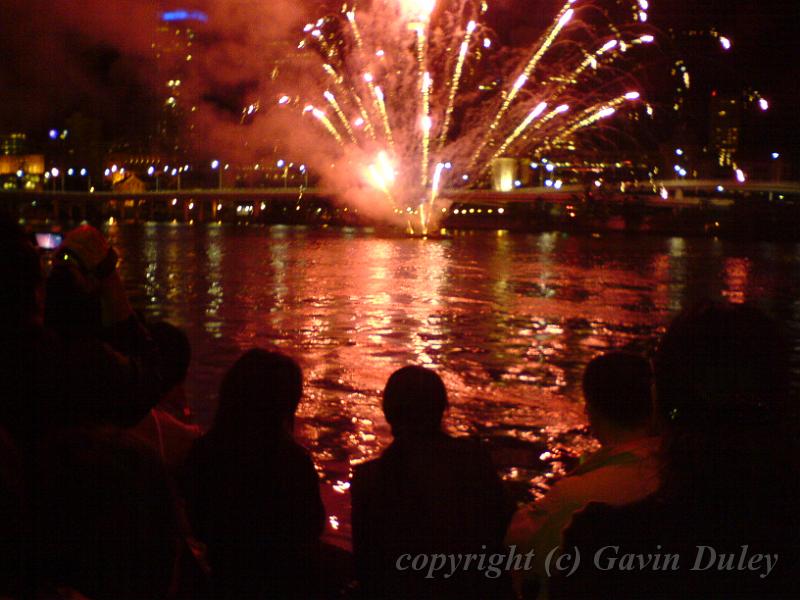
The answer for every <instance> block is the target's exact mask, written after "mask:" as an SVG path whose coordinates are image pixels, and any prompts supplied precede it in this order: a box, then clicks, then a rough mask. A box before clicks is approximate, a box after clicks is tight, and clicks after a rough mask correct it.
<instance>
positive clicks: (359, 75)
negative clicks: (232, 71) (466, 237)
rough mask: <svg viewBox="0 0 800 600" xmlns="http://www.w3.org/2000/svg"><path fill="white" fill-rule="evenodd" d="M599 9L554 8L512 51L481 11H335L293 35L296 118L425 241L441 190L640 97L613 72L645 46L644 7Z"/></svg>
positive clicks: (411, 3)
mask: <svg viewBox="0 0 800 600" xmlns="http://www.w3.org/2000/svg"><path fill="white" fill-rule="evenodd" d="M607 4H609V5H612V6H603V0H595V1H594V2H589V1H588V0H568V1H567V2H566V3H564V4H563V5H562V6H561V7H560V8H559V9H558V10H557V11H556V14H555V15H554V19H553V20H552V22H551V23H550V25H549V26H548V27H547V28H546V30H545V31H544V32H543V34H542V35H541V36H540V37H539V39H538V40H536V41H535V42H534V43H533V44H531V45H529V46H527V47H524V48H513V49H512V48H503V47H502V46H501V45H500V44H496V43H493V42H494V41H495V40H496V36H495V35H494V33H493V32H492V31H491V29H490V28H489V27H488V26H486V25H485V24H484V21H485V20H486V13H487V11H488V9H489V7H488V5H487V3H486V2H480V1H478V2H472V1H471V0H373V2H372V3H370V4H369V5H368V6H364V7H363V8H362V7H361V6H359V5H356V4H345V5H344V6H343V7H342V9H341V12H340V13H338V14H334V15H329V16H326V17H323V18H321V19H319V20H318V21H317V22H315V23H309V24H308V25H306V27H305V30H304V32H305V37H304V38H303V40H302V41H301V42H300V44H299V48H301V49H303V50H304V51H305V52H308V53H313V55H314V56H315V57H317V58H318V65H317V66H315V67H314V68H316V69H318V72H317V74H316V75H313V76H312V78H311V81H312V82H313V83H312V85H311V88H312V89H311V91H310V92H309V90H308V89H306V90H304V92H303V93H302V95H301V96H302V101H301V104H300V106H301V107H302V109H301V114H303V115H305V117H304V118H308V117H309V116H310V117H312V118H314V119H316V121H317V122H318V126H319V127H320V128H321V131H324V132H326V133H327V134H328V135H329V137H330V139H331V140H332V142H334V144H335V148H336V150H335V151H334V152H335V154H334V156H336V157H337V158H336V160H339V161H342V160H343V161H346V163H348V164H350V165H352V166H354V168H355V170H356V171H357V172H358V174H359V176H360V177H361V178H362V179H363V183H364V185H366V186H369V187H371V188H372V189H373V190H377V191H378V192H379V194H380V196H381V197H383V198H384V199H385V204H386V206H387V207H390V208H391V209H392V211H393V213H394V214H401V215H404V218H406V219H409V220H408V223H407V225H408V227H409V228H410V229H412V230H415V229H416V230H419V231H422V232H427V230H428V229H429V227H431V226H432V225H433V222H432V219H433V215H436V214H437V211H436V202H437V199H438V198H439V197H440V194H441V193H442V190H443V189H445V188H446V187H454V186H456V185H470V184H473V182H477V181H481V180H482V178H484V177H485V176H486V175H487V173H488V172H489V171H490V169H491V165H492V162H493V161H494V160H495V159H497V158H500V157H503V156H509V155H510V156H522V155H524V156H536V155H541V154H542V153H544V152H557V151H559V149H563V148H568V149H570V151H572V152H575V149H576V146H578V144H577V140H578V138H580V137H581V136H584V135H585V134H586V132H587V131H591V130H592V129H595V128H597V127H598V126H599V124H600V123H601V122H605V121H607V120H609V119H611V118H612V116H613V115H615V114H616V113H618V112H620V111H622V110H624V109H625V108H626V107H628V106H631V105H634V104H635V103H637V102H639V101H640V95H639V93H638V92H637V91H635V90H632V89H631V86H632V85H633V84H632V78H631V77H630V76H627V75H626V72H627V71H626V67H627V65H629V64H631V62H632V61H631V59H630V55H631V54H632V52H631V51H632V50H634V49H635V48H636V47H637V46H639V45H642V44H648V43H651V42H653V41H654V38H653V36H652V35H651V34H650V33H648V32H646V31H643V23H644V22H645V21H646V20H647V7H648V6H649V4H648V3H646V2H645V1H644V0H634V1H633V2H631V3H630V4H628V5H627V6H620V3H619V2H610V1H609V2H607ZM498 46H500V47H499V48H498ZM409 215H412V216H413V219H410V218H409ZM412 223H413V224H412Z"/></svg>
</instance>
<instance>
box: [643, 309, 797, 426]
mask: <svg viewBox="0 0 800 600" xmlns="http://www.w3.org/2000/svg"><path fill="white" fill-rule="evenodd" d="M788 358H789V352H788V346H787V344H786V341H785V340H784V338H783V335H782V334H781V332H780V329H779V328H778V326H777V324H776V323H775V322H774V321H773V320H772V319H770V318H769V317H767V316H766V315H765V314H764V313H762V312H761V311H759V310H758V309H756V308H753V307H751V306H747V305H734V304H715V303H702V304H699V305H697V306H694V307H692V308H690V309H688V310H686V311H684V312H683V313H681V314H680V315H678V317H676V318H675V320H674V321H673V322H672V324H671V325H670V326H669V329H668V330H667V332H666V333H665V334H664V337H663V338H662V340H661V343H660V345H659V348H658V351H657V352H656V355H655V357H654V367H655V381H656V398H657V404H658V407H659V412H660V415H661V417H662V418H663V419H665V421H666V422H667V424H668V426H669V427H671V428H678V429H691V428H695V427H698V428H702V429H707V428H709V427H711V428H713V427H714V426H715V425H717V424H719V423H722V422H726V423H727V422H742V423H749V422H751V421H752V420H754V419H755V420H756V421H760V420H762V419H764V418H770V416H772V415H775V414H777V412H780V411H781V410H782V409H783V408H784V407H785V402H786V400H787V394H788V390H789V363H788Z"/></svg>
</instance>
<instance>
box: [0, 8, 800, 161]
mask: <svg viewBox="0 0 800 600" xmlns="http://www.w3.org/2000/svg"><path fill="white" fill-rule="evenodd" d="M223 4H227V5H229V6H225V7H224V8H225V11H226V12H222V11H220V12H218V13H217V14H227V13H228V12H236V14H238V15H239V16H240V17H241V16H242V15H246V14H247V11H248V10H255V11H269V10H278V9H276V8H273V9H270V8H269V5H267V3H260V2H259V3H255V2H253V3H250V2H242V1H240V0H225V2H222V1H221V0H217V1H212V0H208V1H207V2H205V3H203V2H200V3H198V2H194V3H193V6H195V5H197V6H199V7H201V8H203V9H206V10H209V11H212V13H213V10H214V8H215V6H216V7H217V8H218V9H220V8H221V5H223ZM231 4H237V5H238V6H237V8H236V10H235V11H231V10H230V5H231ZM3 5H4V10H3V12H4V15H3V19H2V20H0V131H28V132H31V133H34V134H35V135H39V134H41V132H43V131H46V130H47V129H49V128H50V127H58V126H59V125H60V124H61V123H62V122H63V120H64V119H65V118H66V117H67V116H69V115H70V114H72V113H73V112H75V111H80V112H82V113H84V114H86V115H88V116H91V117H96V118H98V119H99V120H100V121H101V122H102V123H103V127H104V130H105V134H106V135H107V136H109V137H112V138H113V137H115V136H124V135H126V134H127V133H129V132H131V131H135V130H137V129H139V128H141V127H146V126H147V123H148V121H149V120H150V119H151V118H152V115H150V114H148V110H147V108H146V107H147V106H148V103H147V102H146V99H147V98H148V97H149V96H150V95H151V94H152V92H151V90H152V89H154V85H155V82H154V81H153V59H152V55H151V52H150V50H149V43H150V41H151V36H152V31H153V23H154V19H155V14H156V7H155V5H154V3H153V2H152V1H141V0H139V1H137V0H118V1H115V2H113V3H106V2H101V1H98V0H75V1H74V2H52V1H46V0H5V1H4V2H3ZM265 5H267V6H265ZM558 5H559V4H558V3H556V2H553V1H552V0H543V1H541V2H536V1H522V0H494V1H493V2H492V3H491V7H492V8H491V11H490V16H491V20H492V22H493V25H494V26H495V27H496V28H497V29H498V33H499V34H500V35H501V36H505V37H508V38H511V37H513V35H514V28H519V27H520V26H521V27H522V28H526V27H527V28H528V29H531V30H535V29H536V28H537V26H539V25H540V23H541V24H544V22H546V20H547V19H550V18H551V17H552V15H553V14H555V11H556V10H557V6H558ZM112 7H113V8H112ZM284 8H285V7H284ZM306 9H307V13H308V14H314V13H315V12H316V11H315V9H314V8H313V7H306ZM266 17H267V19H269V18H270V15H266ZM302 19H303V15H297V18H296V19H293V20H287V19H286V18H284V19H283V20H282V24H283V26H285V27H286V28H287V29H288V28H289V27H291V26H292V24H293V21H296V22H302ZM221 21H222V23H221ZM210 25H211V27H212V28H220V25H222V28H221V30H220V31H218V32H217V33H218V34H219V36H221V37H234V38H235V37H237V36H239V34H240V32H239V31H238V29H239V28H248V27H251V24H250V23H249V22H248V20H247V19H246V18H239V19H235V18H231V19H220V18H217V19H216V20H214V19H212V21H211V23H210ZM649 25H652V26H653V27H654V28H656V29H657V30H661V31H662V32H664V33H663V34H662V35H660V36H659V39H660V42H659V44H660V46H662V55H663V54H664V53H666V52H667V51H668V50H667V48H666V47H664V46H668V42H667V41H665V38H666V35H664V34H665V33H666V32H667V30H669V29H670V28H672V29H675V30H681V29H689V28H698V29H708V28H710V27H712V26H714V27H716V28H717V29H718V30H719V31H720V32H721V33H722V34H724V35H727V36H728V37H730V38H731V40H732V41H733V44H734V47H733V50H732V51H731V52H729V53H726V54H725V55H724V56H723V55H722V53H721V52H719V49H713V50H714V51H713V52H712V53H711V54H710V56H709V57H700V60H698V61H697V64H698V65H699V68H700V72H699V73H695V74H694V76H695V78H698V77H699V78H700V79H705V80H706V82H705V83H706V84H707V85H710V86H712V87H717V86H719V87H720V88H721V89H724V88H725V87H729V88H731V89H736V88H738V89H741V88H742V87H744V86H745V85H751V86H752V87H753V88H755V89H758V90H759V91H760V92H762V93H763V94H764V95H765V96H766V97H767V98H769V99H770V101H771V104H772V110H771V111H770V113H771V114H770V115H769V117H768V119H767V121H768V129H769V131H770V135H774V136H777V138H778V139H776V143H778V144H781V145H782V146H783V147H786V146H791V145H794V146H797V145H798V144H797V143H796V142H794V140H795V138H796V137H797V132H798V130H800V127H798V125H800V116H798V115H800V111H798V110H797V109H796V102H797V101H796V99H797V98H798V92H800V84H799V83H798V81H800V69H798V63H800V37H798V36H797V34H796V30H797V29H798V28H799V27H800V2H797V1H795V0H759V1H752V0H694V1H690V0H652V1H651V10H650V22H649ZM242 31H244V29H242ZM250 35H251V37H252V32H250ZM278 35H280V33H279V31H276V30H275V29H273V30H272V31H269V32H267V34H266V36H265V37H269V36H278ZM213 37H214V36H212V39H213ZM288 37H289V38H291V39H295V38H296V37H297V36H296V33H294V32H290V33H289V35H288ZM657 58H658V57H656V59H654V60H653V61H652V63H653V64H652V67H651V68H649V69H648V71H647V79H648V81H651V82H657V83H656V84H655V85H658V86H662V85H666V84H665V83H664V82H665V81H666V80H665V79H663V78H662V77H661V75H663V73H660V72H659V71H663V70H664V69H665V68H666V63H665V61H663V60H662V61H661V62H659V60H658V59H657ZM662 58H663V56H662ZM208 85H209V86H210V87H212V88H213V86H214V85H216V84H208ZM701 85H702V82H701ZM207 91H208V92H209V93H210V94H211V95H213V94H214V91H215V90H213V89H209V90H207ZM659 91H665V90H655V91H652V90H651V93H658V92H659ZM767 121H765V124H767Z"/></svg>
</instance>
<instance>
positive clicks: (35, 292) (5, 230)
mask: <svg viewBox="0 0 800 600" xmlns="http://www.w3.org/2000/svg"><path fill="white" fill-rule="evenodd" d="M42 282H43V276H42V266H41V262H40V257H39V251H38V250H37V249H36V248H35V247H34V246H33V244H32V243H31V241H30V239H28V237H27V236H25V234H24V232H23V231H22V229H21V228H20V227H19V225H17V223H16V222H15V221H14V220H13V219H12V218H11V217H10V216H8V215H4V214H2V213H0V307H2V308H1V309H0V323H2V324H3V325H4V326H5V327H7V326H14V327H19V326H22V325H25V324H27V323H30V322H32V321H33V322H36V321H41V317H42V293H43V288H42Z"/></svg>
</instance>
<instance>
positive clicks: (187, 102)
mask: <svg viewBox="0 0 800 600" xmlns="http://www.w3.org/2000/svg"><path fill="white" fill-rule="evenodd" d="M207 22H208V16H207V15H206V14H205V13H203V12H201V11H197V10H186V9H171V10H165V11H163V12H161V13H160V14H159V22H158V26H157V28H156V37H155V40H154V41H153V44H152V47H153V50H154V52H155V56H156V65H157V69H158V82H159V84H158V85H159V91H158V101H159V103H160V109H159V118H158V126H157V131H156V145H157V147H158V150H159V151H160V152H161V153H162V154H163V155H164V157H165V158H167V159H175V158H182V157H184V156H186V155H187V154H190V153H191V152H192V150H193V148H194V146H195V139H194V138H195V124H194V118H193V117H194V113H195V112H196V111H197V106H196V105H195V104H194V98H192V95H191V94H190V93H188V91H187V88H188V86H189V84H190V81H191V77H192V71H193V68H192V67H193V61H194V60H195V53H196V52H197V50H198V49H199V48H198V46H197V36H198V33H199V31H201V30H202V29H203V27H204V25H205V23H207Z"/></svg>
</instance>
